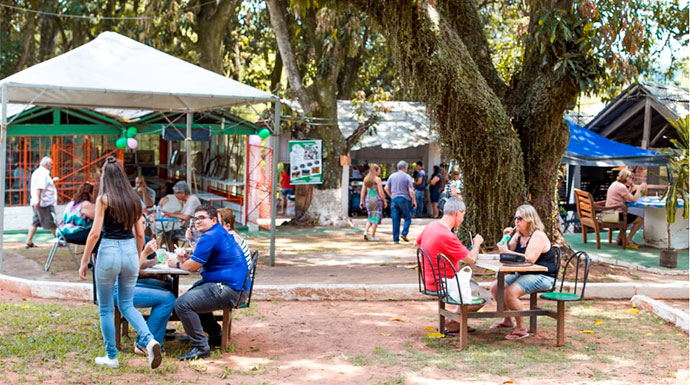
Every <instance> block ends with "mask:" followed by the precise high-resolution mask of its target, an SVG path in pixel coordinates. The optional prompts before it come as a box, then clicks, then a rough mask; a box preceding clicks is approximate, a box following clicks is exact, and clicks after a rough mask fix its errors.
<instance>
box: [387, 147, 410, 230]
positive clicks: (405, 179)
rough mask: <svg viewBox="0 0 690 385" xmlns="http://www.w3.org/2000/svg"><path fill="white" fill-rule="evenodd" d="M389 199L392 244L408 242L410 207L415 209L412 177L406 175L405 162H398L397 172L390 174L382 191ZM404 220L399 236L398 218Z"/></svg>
mask: <svg viewBox="0 0 690 385" xmlns="http://www.w3.org/2000/svg"><path fill="white" fill-rule="evenodd" d="M384 190H385V191H386V194H388V195H389V196H390V197H391V219H392V221H393V243H398V239H399V238H402V240H403V241H405V242H409V239H407V233H408V232H409V231H410V224H411V223H412V216H411V213H410V206H411V207H412V208H413V209H414V208H415V207H417V201H416V200H415V196H414V190H413V189H412V177H411V176H410V175H409V174H408V173H407V162H405V161H404V160H401V161H400V162H398V171H397V172H394V173H392V174H391V176H389V177H388V182H386V188H385V189H384ZM401 217H402V218H404V219H405V222H404V223H403V230H402V234H400V218H401Z"/></svg>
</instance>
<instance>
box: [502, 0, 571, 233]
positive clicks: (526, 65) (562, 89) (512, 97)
mask: <svg viewBox="0 0 690 385" xmlns="http://www.w3.org/2000/svg"><path fill="white" fill-rule="evenodd" d="M545 4H548V7H549V8H551V9H558V8H561V9H566V10H570V9H571V6H572V4H571V3H570V2H569V1H553V2H541V1H533V2H532V3H531V4H530V7H531V9H532V11H531V14H530V23H529V27H528V34H529V35H530V36H539V35H538V33H537V29H538V28H540V27H539V20H540V18H541V16H542V12H545V11H547V10H551V9H549V8H546V6H545ZM541 38H542V39H544V37H541ZM539 44H540V42H539V41H538V40H529V41H528V44H526V46H525V52H524V57H523V61H522V62H523V64H522V70H521V72H520V73H519V74H517V76H516V77H515V79H517V81H516V82H515V85H514V86H513V88H512V89H511V90H510V91H509V92H508V94H507V96H506V99H505V102H504V104H505V106H506V109H507V110H508V113H509V114H510V115H511V116H513V117H514V118H513V125H514V126H515V128H516V130H517V132H518V133H519V135H520V140H521V145H522V153H523V156H524V162H525V168H524V169H525V183H526V184H527V189H528V198H529V201H530V202H531V203H532V205H534V207H535V208H536V209H537V211H538V212H539V215H540V217H541V218H542V221H543V222H544V225H545V226H546V229H547V233H548V234H550V235H551V234H552V235H555V236H557V235H558V232H557V231H554V230H555V229H557V228H558V227H559V224H558V220H557V217H556V215H557V212H558V210H557V204H558V202H557V198H556V193H555V191H556V185H557V182H558V181H557V179H558V165H559V164H560V161H561V157H562V156H563V153H564V152H565V150H566V148H567V146H568V141H569V140H570V131H569V129H568V125H567V124H566V123H565V121H564V120H563V113H564V111H566V110H567V109H568V106H569V105H571V104H573V103H574V102H575V101H576V98H577V95H578V94H579V93H580V88H579V87H578V86H577V85H576V84H575V83H574V82H572V81H571V79H569V78H568V77H560V78H559V77H558V76H557V75H556V73H555V72H554V71H553V67H554V66H553V64H552V63H555V62H556V60H557V59H558V56H559V55H561V54H564V53H561V52H555V53H551V54H550V55H544V54H542V53H540V51H539ZM566 49H568V47H566ZM544 60H546V62H547V65H546V66H544V65H543V64H542V63H543V61H544Z"/></svg>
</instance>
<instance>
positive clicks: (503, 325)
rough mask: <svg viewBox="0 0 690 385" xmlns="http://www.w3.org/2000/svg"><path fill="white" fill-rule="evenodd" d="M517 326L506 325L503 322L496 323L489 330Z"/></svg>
mask: <svg viewBox="0 0 690 385" xmlns="http://www.w3.org/2000/svg"><path fill="white" fill-rule="evenodd" d="M514 327H515V325H513V324H504V323H503V322H496V323H495V324H493V325H491V326H489V329H498V328H514Z"/></svg>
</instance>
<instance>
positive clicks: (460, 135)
mask: <svg viewBox="0 0 690 385" xmlns="http://www.w3.org/2000/svg"><path fill="white" fill-rule="evenodd" d="M348 3H351V4H354V5H355V6H356V7H359V8H360V9H361V10H362V11H364V12H366V13H367V14H369V15H370V16H371V18H372V19H374V20H376V21H377V22H378V23H379V24H380V25H381V26H382V27H383V30H384V33H385V34H386V35H387V37H388V39H389V43H390V44H391V46H392V52H393V55H394V59H395V60H396V62H397V65H398V69H399V75H400V77H401V78H402V79H403V80H406V81H407V82H409V83H410V85H411V86H412V85H414V86H415V87H417V89H416V91H417V93H418V94H419V95H420V96H421V97H422V99H423V100H424V101H425V102H426V106H427V111H428V112H429V115H430V117H431V119H432V121H433V122H434V123H435V124H437V125H438V126H437V127H438V131H439V134H440V137H441V142H442V143H444V144H446V145H448V148H450V149H451V151H453V153H452V154H450V155H451V157H456V158H458V159H459V160H460V161H461V164H462V170H463V173H464V181H465V186H464V197H465V200H466V201H467V204H468V213H467V216H466V219H465V220H466V223H467V225H468V227H469V228H471V229H474V230H475V231H477V230H478V231H481V233H482V234H483V235H484V237H485V238H486V239H487V242H489V243H492V242H495V241H498V239H499V238H500V235H501V230H502V229H503V228H505V227H506V226H507V225H511V224H512V222H511V221H510V218H511V217H512V216H513V210H514V209H515V207H517V206H518V205H519V204H520V203H522V202H524V199H525V188H524V186H525V183H524V170H523V161H522V151H521V148H520V140H519V139H518V136H517V134H516V132H515V131H514V130H513V127H512V125H511V123H510V119H509V118H508V116H507V115H506V112H505V111H504V109H503V106H502V104H501V101H500V100H499V98H498V97H497V96H496V94H495V93H494V91H493V90H492V88H491V87H490V86H489V84H487V82H486V80H485V79H484V77H483V76H482V73H481V72H480V71H479V69H478V67H477V65H476V64H475V62H474V61H473V59H472V56H471V54H470V52H469V51H468V49H467V47H466V46H465V44H464V43H463V41H462V40H461V39H460V37H459V36H458V35H457V33H455V31H454V29H453V28H452V27H451V26H450V25H449V24H448V23H447V21H446V19H445V18H444V16H443V15H441V14H439V13H438V12H437V10H436V9H435V8H434V7H433V6H431V5H429V4H428V3H426V2H424V3H422V4H421V5H418V2H416V1H412V0H408V1H397V0H396V1H394V0H390V1H378V2H369V1H366V0H351V1H348Z"/></svg>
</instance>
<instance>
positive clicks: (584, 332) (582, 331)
mask: <svg viewBox="0 0 690 385" xmlns="http://www.w3.org/2000/svg"><path fill="white" fill-rule="evenodd" d="M580 333H582V334H594V330H580Z"/></svg>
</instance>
